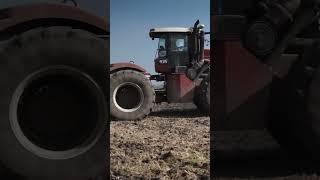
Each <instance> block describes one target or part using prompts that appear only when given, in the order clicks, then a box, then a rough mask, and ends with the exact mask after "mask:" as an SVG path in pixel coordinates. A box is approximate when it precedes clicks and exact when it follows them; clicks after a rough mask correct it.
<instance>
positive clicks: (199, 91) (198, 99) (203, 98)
mask: <svg viewBox="0 0 320 180" xmlns="http://www.w3.org/2000/svg"><path fill="white" fill-rule="evenodd" d="M194 104H195V105H196V106H197V108H198V109H199V110H200V111H201V112H202V113H204V114H206V115H210V75H208V76H207V77H206V78H205V79H203V80H202V81H201V83H200V85H199V86H198V87H196V89H195V96H194Z"/></svg>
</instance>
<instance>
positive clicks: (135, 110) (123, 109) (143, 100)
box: [110, 70, 155, 120]
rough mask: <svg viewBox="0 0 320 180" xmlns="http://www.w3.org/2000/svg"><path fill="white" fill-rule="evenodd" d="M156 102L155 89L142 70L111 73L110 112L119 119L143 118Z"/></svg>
mask: <svg viewBox="0 0 320 180" xmlns="http://www.w3.org/2000/svg"><path fill="white" fill-rule="evenodd" d="M154 104H155V91H154V89H153V87H152V85H151V83H150V80H149V79H148V78H146V77H145V76H144V75H143V74H142V73H141V72H137V71H134V70H121V71H118V72H115V73H111V75H110V113H111V116H113V117H114V118H115V119H117V120H141V119H143V118H145V117H146V116H147V115H148V114H149V113H150V112H151V111H152V108H153V106H154Z"/></svg>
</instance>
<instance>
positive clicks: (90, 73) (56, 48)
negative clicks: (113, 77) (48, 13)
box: [0, 27, 108, 179]
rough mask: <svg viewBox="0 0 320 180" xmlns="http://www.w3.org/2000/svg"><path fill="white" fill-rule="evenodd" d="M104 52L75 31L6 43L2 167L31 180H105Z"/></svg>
mask: <svg viewBox="0 0 320 180" xmlns="http://www.w3.org/2000/svg"><path fill="white" fill-rule="evenodd" d="M106 45H107V43H105V42H104V41H103V40H102V39H99V38H97V37H95V35H93V34H91V33H89V32H86V31H82V30H76V29H72V28H69V27H49V28H36V29H32V30H29V31H27V32H25V33H22V34H21V35H18V36H16V37H13V38H12V39H11V40H8V41H7V42H6V43H3V44H2V46H1V52H0V87H1V88H0V89H1V90H0V99H1V101H0V116H1V118H0V142H1V143H0V161H1V163H3V164H4V166H6V167H7V168H9V169H11V170H12V171H14V172H15V173H17V174H20V175H23V176H24V177H27V178H29V179H37V178H39V179H50V178H51V179H88V178H92V177H97V176H99V175H103V176H105V173H106V171H107V169H105V168H106V164H107V163H108V162H106V157H107V156H106V148H107V146H106V144H107V138H106V135H105V134H106V132H105V122H106V118H107V117H108V112H106V109H107V107H106V103H105V99H106V98H105V95H104V93H103V92H104V91H106V90H107V87H108V86H107V80H106V78H105V77H106V74H105V73H106V71H105V68H106V61H107V57H108V55H107V54H105V53H106V48H107V47H106ZM107 134H108V132H107Z"/></svg>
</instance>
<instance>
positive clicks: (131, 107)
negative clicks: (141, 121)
mask: <svg viewBox="0 0 320 180" xmlns="http://www.w3.org/2000/svg"><path fill="white" fill-rule="evenodd" d="M112 99H113V102H114V105H115V106H116V107H117V108H118V109H119V110H121V111H123V112H129V113H130V112H134V111H136V110H138V109H139V108H140V107H141V106H142V104H143V101H144V95H143V91H142V89H141V87H140V86H139V85H137V84H135V83H131V82H125V83H122V84H120V85H118V86H117V87H116V88H115V90H114V92H113V98H112Z"/></svg>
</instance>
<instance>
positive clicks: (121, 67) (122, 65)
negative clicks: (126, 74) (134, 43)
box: [110, 63, 149, 74]
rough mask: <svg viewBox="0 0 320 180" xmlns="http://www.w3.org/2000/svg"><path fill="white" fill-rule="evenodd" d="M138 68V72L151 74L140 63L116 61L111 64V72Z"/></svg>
mask: <svg viewBox="0 0 320 180" xmlns="http://www.w3.org/2000/svg"><path fill="white" fill-rule="evenodd" d="M127 69H131V70H136V71H138V72H142V73H144V74H149V73H148V72H147V71H146V70H145V69H144V68H142V67H141V66H139V65H136V64H133V63H114V64H111V66H110V73H113V72H117V71H120V70H127Z"/></svg>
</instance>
